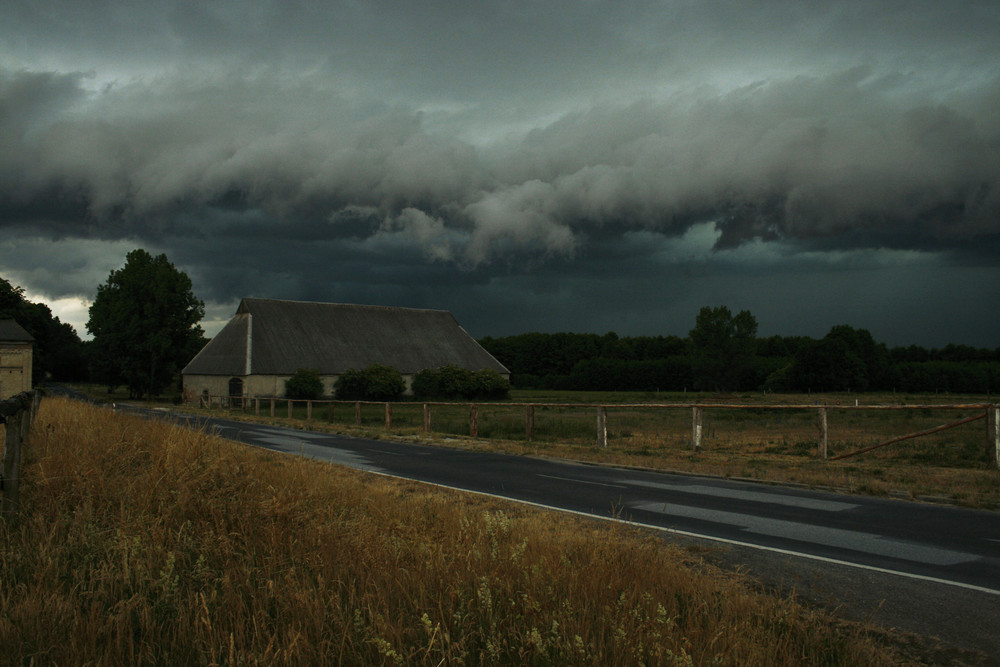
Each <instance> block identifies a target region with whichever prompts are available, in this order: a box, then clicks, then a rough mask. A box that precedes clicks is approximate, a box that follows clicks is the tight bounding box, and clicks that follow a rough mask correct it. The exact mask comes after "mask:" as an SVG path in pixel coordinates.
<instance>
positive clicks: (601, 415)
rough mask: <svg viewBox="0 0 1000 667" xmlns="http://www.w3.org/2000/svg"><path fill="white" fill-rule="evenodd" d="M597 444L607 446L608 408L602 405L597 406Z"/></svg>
mask: <svg viewBox="0 0 1000 667" xmlns="http://www.w3.org/2000/svg"><path fill="white" fill-rule="evenodd" d="M597 446H598V447H607V446H608V409H607V408H606V407H604V406H603V405H602V406H600V407H599V408H597Z"/></svg>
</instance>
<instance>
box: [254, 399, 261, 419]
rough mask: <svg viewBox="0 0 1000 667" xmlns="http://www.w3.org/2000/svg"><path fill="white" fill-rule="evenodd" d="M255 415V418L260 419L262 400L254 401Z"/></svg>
mask: <svg viewBox="0 0 1000 667" xmlns="http://www.w3.org/2000/svg"><path fill="white" fill-rule="evenodd" d="M253 414H254V416H255V417H260V399H259V398H254V399H253Z"/></svg>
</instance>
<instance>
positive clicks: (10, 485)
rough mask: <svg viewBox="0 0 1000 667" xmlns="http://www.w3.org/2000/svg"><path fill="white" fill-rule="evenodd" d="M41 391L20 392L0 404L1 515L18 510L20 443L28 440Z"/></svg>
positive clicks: (40, 398)
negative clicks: (0, 436) (0, 432)
mask: <svg viewBox="0 0 1000 667" xmlns="http://www.w3.org/2000/svg"><path fill="white" fill-rule="evenodd" d="M41 400H42V392H41V390H40V389H34V390H32V391H25V392H21V393H20V394H18V395H17V396H14V397H13V398H8V399H7V400H6V401H0V424H3V426H4V448H3V471H2V472H0V495H2V496H3V501H2V503H0V511H2V512H3V513H4V514H7V513H10V512H13V511H15V510H16V509H17V506H18V503H19V502H20V490H21V443H23V442H24V439H25V438H27V437H28V432H29V431H30V430H31V425H32V423H34V421H35V415H36V414H38V406H39V405H40V404H41Z"/></svg>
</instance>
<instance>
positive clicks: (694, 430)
mask: <svg viewBox="0 0 1000 667" xmlns="http://www.w3.org/2000/svg"><path fill="white" fill-rule="evenodd" d="M691 445H692V447H693V448H694V451H696V452H697V451H701V408H697V407H696V408H694V413H693V414H692V415H691Z"/></svg>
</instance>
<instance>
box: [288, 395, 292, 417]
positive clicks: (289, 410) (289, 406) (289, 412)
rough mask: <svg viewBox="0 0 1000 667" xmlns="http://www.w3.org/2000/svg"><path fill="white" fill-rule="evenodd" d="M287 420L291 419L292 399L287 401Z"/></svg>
mask: <svg viewBox="0 0 1000 667" xmlns="http://www.w3.org/2000/svg"><path fill="white" fill-rule="evenodd" d="M288 418H289V419H291V418H292V399H288Z"/></svg>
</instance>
